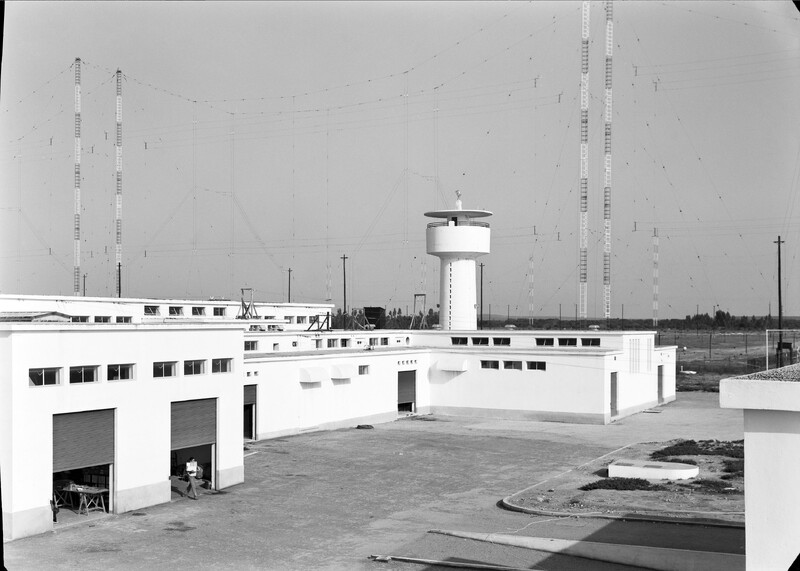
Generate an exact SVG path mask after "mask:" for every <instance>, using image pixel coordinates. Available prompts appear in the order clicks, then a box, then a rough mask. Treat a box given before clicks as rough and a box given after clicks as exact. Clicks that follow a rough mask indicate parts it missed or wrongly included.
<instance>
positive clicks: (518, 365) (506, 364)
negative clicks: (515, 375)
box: [503, 361, 522, 371]
mask: <svg viewBox="0 0 800 571" xmlns="http://www.w3.org/2000/svg"><path fill="white" fill-rule="evenodd" d="M503 368H504V369H514V370H515V371H521V370H522V361H503Z"/></svg>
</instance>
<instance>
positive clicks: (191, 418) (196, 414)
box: [170, 399, 217, 450]
mask: <svg viewBox="0 0 800 571" xmlns="http://www.w3.org/2000/svg"><path fill="white" fill-rule="evenodd" d="M171 432H172V442H171V445H170V448H171V449H172V450H180V449H181V448H189V447H191V446H202V445H204V444H215V443H216V441H217V399H199V400H185V401H179V402H173V403H172V430H171Z"/></svg>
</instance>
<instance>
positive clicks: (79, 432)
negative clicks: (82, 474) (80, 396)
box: [53, 408, 114, 472]
mask: <svg viewBox="0 0 800 571" xmlns="http://www.w3.org/2000/svg"><path fill="white" fill-rule="evenodd" d="M113 463H114V409H111V408H109V409H105V410H89V411H86V412H72V413H68V414H54V415H53V472H63V471H65V470H75V469H77V468H86V467H87V466H100V465H103V464H113Z"/></svg>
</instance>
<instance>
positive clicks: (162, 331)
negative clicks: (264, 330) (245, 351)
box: [0, 324, 243, 537]
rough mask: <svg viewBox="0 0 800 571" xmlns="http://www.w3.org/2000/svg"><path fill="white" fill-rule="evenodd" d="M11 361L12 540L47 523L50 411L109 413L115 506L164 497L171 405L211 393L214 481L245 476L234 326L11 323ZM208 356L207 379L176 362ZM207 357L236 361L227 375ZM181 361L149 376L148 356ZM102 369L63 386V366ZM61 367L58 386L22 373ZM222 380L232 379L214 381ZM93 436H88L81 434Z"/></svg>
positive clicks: (6, 503) (8, 471)
mask: <svg viewBox="0 0 800 571" xmlns="http://www.w3.org/2000/svg"><path fill="white" fill-rule="evenodd" d="M12 339H13V341H12V342H13V345H12V348H11V349H12V354H13V357H14V358H13V361H12V362H11V366H10V367H3V368H2V370H3V371H4V373H5V372H6V371H7V372H8V373H7V374H8V377H7V378H3V379H2V383H3V386H4V390H6V391H7V390H8V389H7V388H6V387H11V391H12V392H13V399H12V401H11V402H13V409H12V411H11V414H10V418H11V421H10V422H11V430H10V434H11V438H10V439H8V438H7V437H5V436H4V437H3V438H2V439H0V450H2V454H1V455H0V458H8V459H9V461H8V462H4V464H3V474H2V476H3V510H4V517H7V518H10V519H11V525H10V526H9V527H5V526H4V533H5V535H7V536H8V537H20V536H23V535H30V534H32V533H37V532H41V531H46V530H47V529H50V527H51V522H52V517H51V514H50V508H49V501H50V499H51V495H52V477H53V453H52V450H53V415H54V414H61V413H69V412H80V411H87V410H99V409H114V410H115V462H114V470H113V481H114V486H113V491H114V494H113V495H112V498H111V503H112V505H113V506H114V511H115V512H123V511H127V510H131V509H136V508H139V507H143V506H147V505H153V504H156V503H161V502H166V501H169V499H170V493H171V492H170V484H169V480H168V477H169V469H170V403H171V402H172V401H178V400H189V399H199V398H217V399H218V401H217V403H218V417H217V463H216V464H217V471H218V475H219V477H218V486H219V487H225V486H229V485H232V484H235V483H239V482H242V481H243V458H242V446H241V426H242V405H241V402H242V396H241V390H242V389H241V383H240V382H239V379H240V376H241V371H242V370H243V364H242V351H241V343H242V332H241V329H240V327H231V326H227V327H225V326H220V327H213V328H210V327H206V328H204V329H190V328H187V327H172V328H170V327H159V328H151V327H146V326H119V325H113V326H84V325H75V324H70V325H67V326H51V325H36V326H22V325H20V326H13V327H12ZM200 358H203V359H207V360H208V362H207V369H206V371H207V372H206V374H204V375H195V376H188V377H184V376H183V374H182V367H181V366H180V363H181V361H183V360H185V359H200ZM212 358H231V359H233V371H232V372H231V373H220V374H212V373H211V359H212ZM162 360H169V361H178V362H179V366H178V371H179V376H177V377H172V378H156V379H154V378H153V377H152V370H153V369H152V364H153V362H154V361H162ZM128 363H134V364H135V366H136V369H135V379H133V380H120V381H108V380H106V366H107V365H109V364H128ZM80 365H92V366H93V365H98V366H100V380H99V382H95V383H89V384H69V367H70V366H80ZM38 367H61V368H62V371H61V383H60V384H59V385H56V386H37V387H32V386H29V380H28V370H29V369H31V368H38ZM223 377H224V378H228V379H229V382H220V381H223ZM87 438H91V435H87Z"/></svg>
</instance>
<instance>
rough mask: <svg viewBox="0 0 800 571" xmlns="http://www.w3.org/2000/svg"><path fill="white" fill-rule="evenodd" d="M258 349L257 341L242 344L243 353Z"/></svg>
mask: <svg viewBox="0 0 800 571" xmlns="http://www.w3.org/2000/svg"><path fill="white" fill-rule="evenodd" d="M256 349H258V341H245V342H244V350H245V351H255V350H256Z"/></svg>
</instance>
